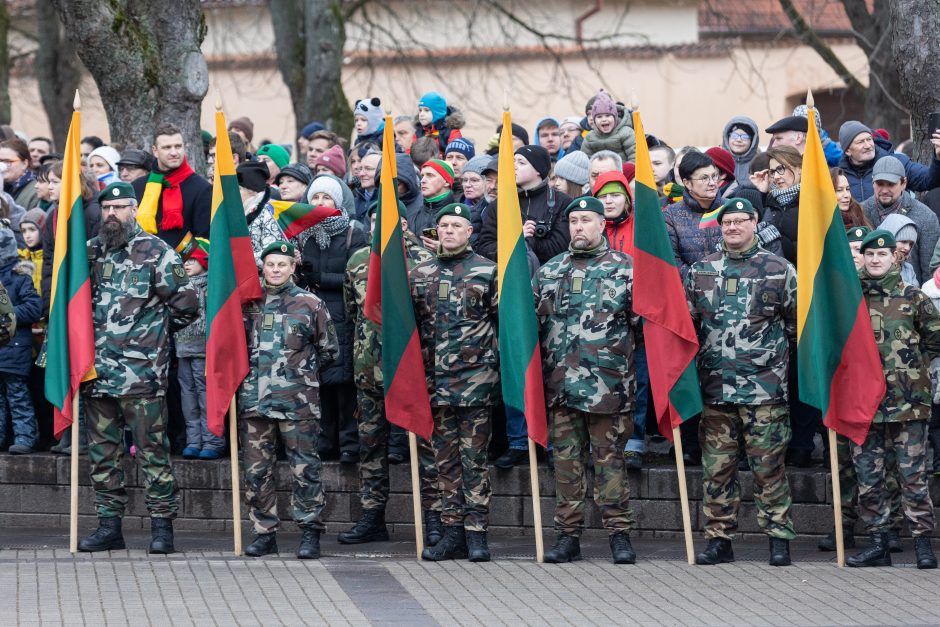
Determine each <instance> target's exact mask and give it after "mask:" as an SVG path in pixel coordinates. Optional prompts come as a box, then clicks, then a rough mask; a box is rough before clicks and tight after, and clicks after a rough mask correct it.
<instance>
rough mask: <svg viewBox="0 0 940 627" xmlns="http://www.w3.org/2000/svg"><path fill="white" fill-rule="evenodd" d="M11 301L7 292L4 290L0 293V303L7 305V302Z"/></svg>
mask: <svg viewBox="0 0 940 627" xmlns="http://www.w3.org/2000/svg"><path fill="white" fill-rule="evenodd" d="M9 302H10V299H9V298H7V295H6V293H5V292H4V293H0V305H6V304H7V303H9Z"/></svg>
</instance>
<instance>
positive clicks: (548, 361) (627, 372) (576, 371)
mask: <svg viewBox="0 0 940 627" xmlns="http://www.w3.org/2000/svg"><path fill="white" fill-rule="evenodd" d="M536 313H537V315H538V319H539V324H540V327H541V329H540V332H539V336H540V341H541V348H542V374H543V376H544V378H545V399H546V404H547V405H548V406H549V407H571V408H573V409H579V410H581V411H586V412H592V413H597V414H620V413H625V412H628V411H630V410H631V409H632V408H633V402H634V398H635V396H636V372H635V370H634V368H633V352H634V348H635V346H636V344H637V336H638V333H639V328H640V327H639V324H640V322H639V317H638V316H637V315H636V314H635V313H634V312H633V260H632V259H631V258H630V255H627V254H626V253H621V252H617V251H615V250H610V248H609V247H608V246H607V242H606V240H605V241H604V242H602V243H601V245H600V246H598V247H597V248H594V249H591V250H572V249H570V248H569V251H568V252H565V253H562V254H560V255H557V256H555V257H553V258H552V259H550V260H549V261H548V262H547V263H546V264H545V265H543V266H542V267H541V268H539V272H538V305H537V309H536Z"/></svg>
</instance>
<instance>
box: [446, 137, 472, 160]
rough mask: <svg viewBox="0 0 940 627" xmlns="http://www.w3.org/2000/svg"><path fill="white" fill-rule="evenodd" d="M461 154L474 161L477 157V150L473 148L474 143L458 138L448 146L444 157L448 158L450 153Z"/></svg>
mask: <svg viewBox="0 0 940 627" xmlns="http://www.w3.org/2000/svg"><path fill="white" fill-rule="evenodd" d="M452 152H459V153H460V154H462V155H463V156H464V157H466V158H467V160H470V159H473V157H474V156H475V155H476V149H475V148H474V147H473V142H471V141H470V140H468V139H465V138H463V137H458V138H457V139H455V140H454V141H452V142H450V143H449V144H447V148H445V149H444V156H445V157H446V156H447V155H448V154H449V153H452Z"/></svg>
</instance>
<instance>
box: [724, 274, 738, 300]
mask: <svg viewBox="0 0 940 627" xmlns="http://www.w3.org/2000/svg"><path fill="white" fill-rule="evenodd" d="M725 292H726V293H727V294H728V295H730V296H736V295H737V293H738V280H737V279H734V278H732V279H725Z"/></svg>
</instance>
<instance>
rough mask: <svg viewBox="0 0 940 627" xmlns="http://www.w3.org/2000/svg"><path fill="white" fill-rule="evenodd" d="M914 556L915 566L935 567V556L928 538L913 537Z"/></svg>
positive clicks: (922, 567) (922, 568)
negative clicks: (915, 559)
mask: <svg viewBox="0 0 940 627" xmlns="http://www.w3.org/2000/svg"><path fill="white" fill-rule="evenodd" d="M914 556H915V557H916V558H917V568H919V569H921V570H930V569H933V568H936V567H937V558H936V557H934V554H933V547H932V546H930V538H928V537H926V536H925V537H923V538H914Z"/></svg>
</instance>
